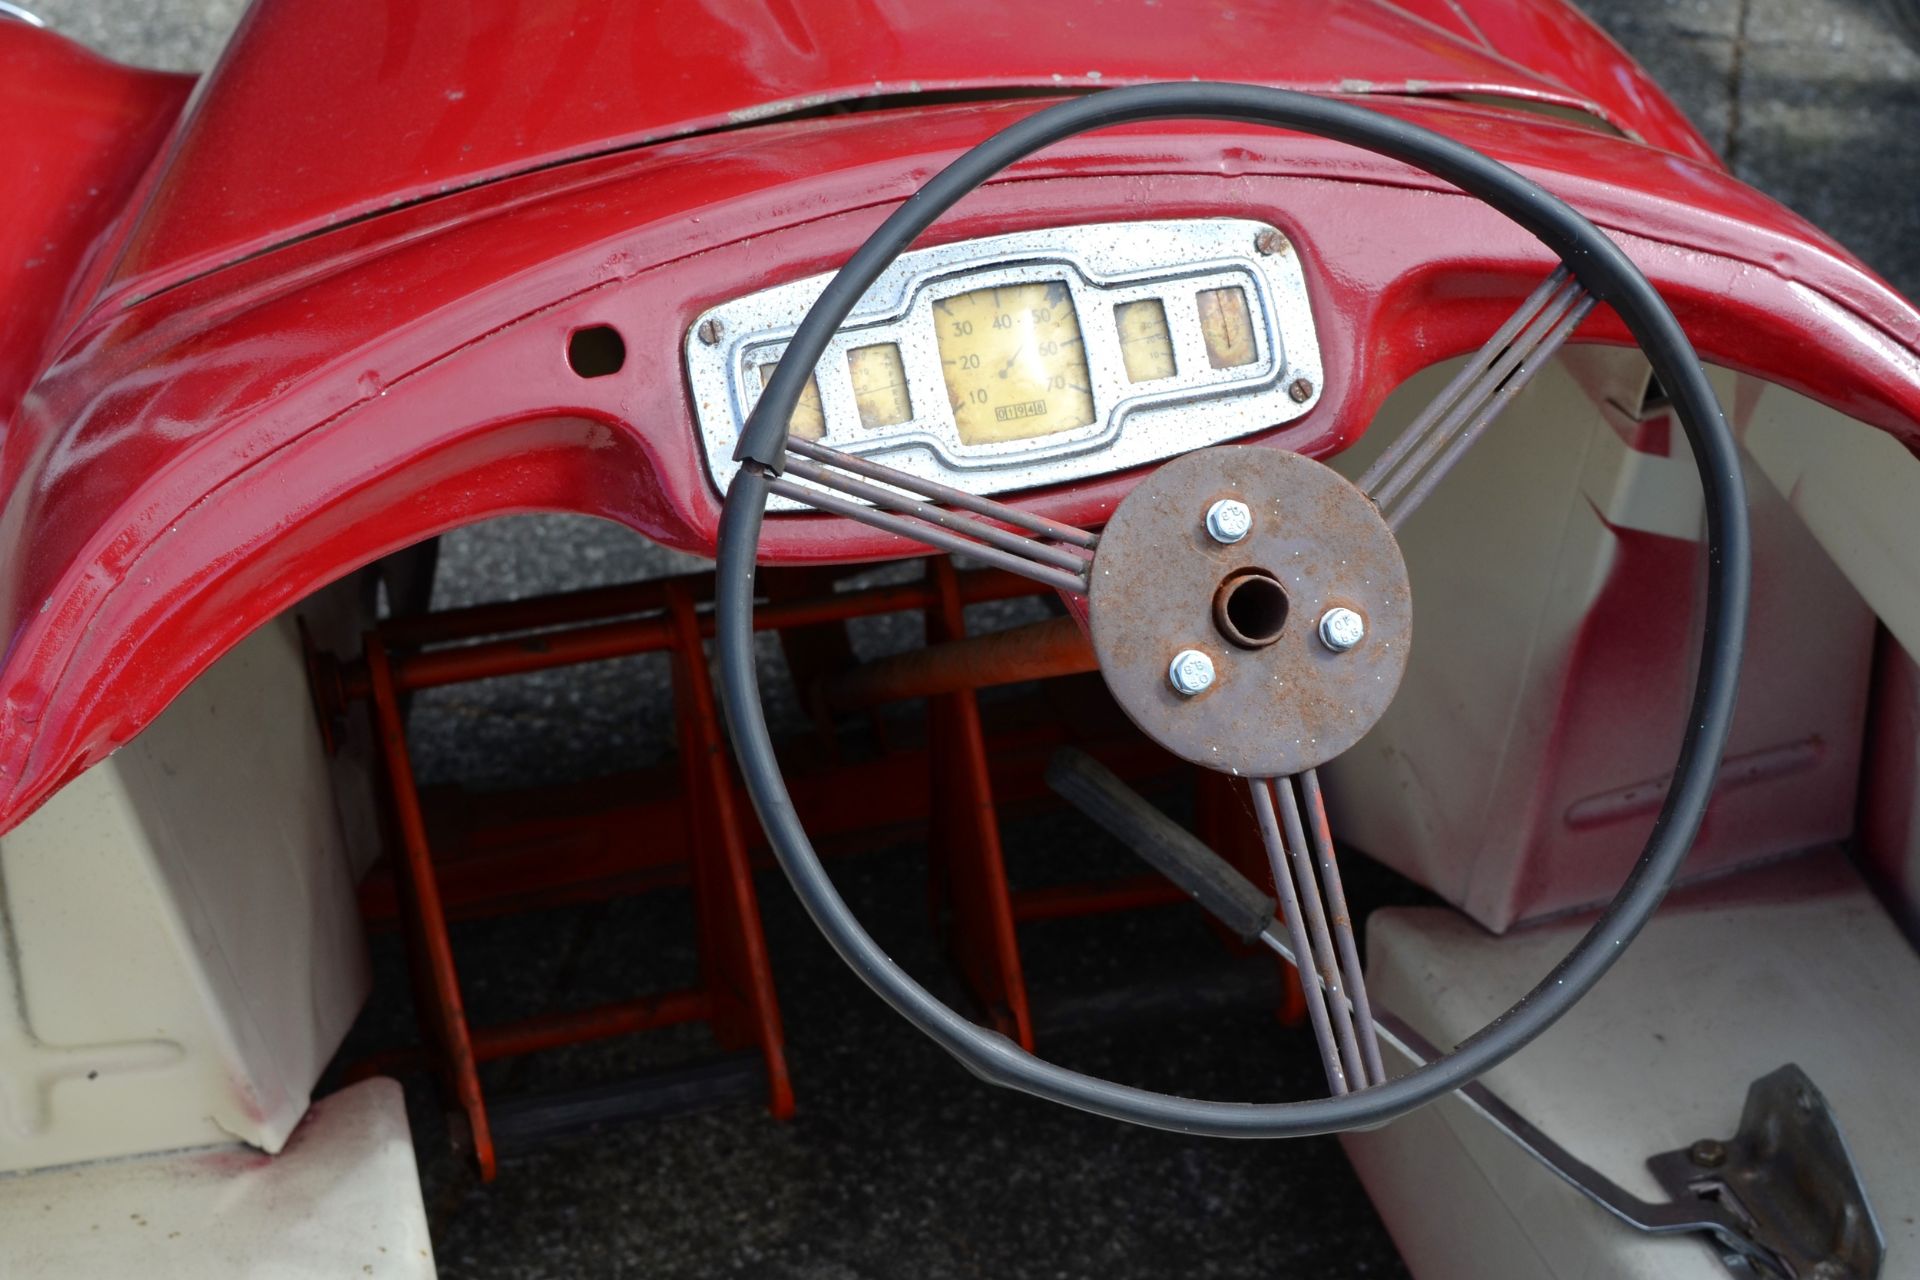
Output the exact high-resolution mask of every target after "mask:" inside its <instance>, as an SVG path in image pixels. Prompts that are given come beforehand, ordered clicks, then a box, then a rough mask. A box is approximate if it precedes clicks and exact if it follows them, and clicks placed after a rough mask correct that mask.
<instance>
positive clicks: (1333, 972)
mask: <svg viewBox="0 0 1920 1280" xmlns="http://www.w3.org/2000/svg"><path fill="white" fill-rule="evenodd" d="M1248 786H1249V787H1250V788H1251V789H1252V792H1253V812H1254V816H1255V818H1256V819H1257V820H1258V822H1259V825H1260V835H1261V839H1262V841H1263V842H1264V843H1265V845H1266V849H1267V861H1268V863H1269V865H1270V866H1271V867H1272V869H1273V883H1274V888H1275V889H1276V890H1277V891H1278V894H1279V902H1280V917H1281V921H1282V923H1284V924H1285V926H1286V929H1287V934H1288V937H1289V939H1290V941H1291V943H1292V946H1291V947H1290V948H1289V949H1290V950H1291V952H1292V956H1293V960H1294V967H1295V968H1296V969H1297V970H1299V973H1300V986H1301V990H1302V991H1303V992H1304V993H1305V996H1306V1003H1307V1017H1308V1021H1309V1022H1310V1023H1311V1024H1312V1027H1313V1034H1314V1040H1315V1042H1316V1043H1317V1044H1318V1046H1319V1049H1320V1059H1321V1062H1322V1064H1323V1065H1324V1066H1325V1067H1326V1072H1327V1085H1328V1087H1329V1088H1330V1089H1332V1090H1333V1092H1334V1093H1335V1094H1343V1093H1348V1092H1351V1091H1352V1090H1354V1089H1364V1088H1366V1087H1368V1086H1369V1085H1374V1084H1380V1083H1382V1082H1383V1081H1385V1079H1386V1070H1385V1067H1384V1066H1383V1064H1382V1062H1381V1058H1380V1043H1379V1039H1378V1037H1377V1036H1376V1034H1375V1031H1374V1023H1373V1007H1372V1004H1371V1002H1370V1001H1369V1000H1368V999H1367V986H1366V978H1365V975H1364V974H1363V973H1362V972H1361V968H1360V951H1359V947H1358V945H1357V944H1356V942H1355V940H1354V934H1353V921H1352V918H1351V917H1350V916H1349V914H1348V911H1347V895H1346V890H1345V889H1344V887H1343V886H1342V885H1341V883H1340V865H1339V863H1338V862H1337V861H1336V860H1335V858H1334V853H1333V837H1332V833H1331V831H1330V830H1329V828H1328V825H1327V811H1326V804H1325V802H1324V799H1323V798H1322V796H1321V794H1320V781H1319V777H1318V775H1317V773H1316V772H1315V771H1314V770H1312V769H1309V770H1306V771H1305V772H1303V773H1299V774H1295V775H1294V776H1292V777H1289V778H1252V779H1249V780H1248ZM1276 797H1278V801H1279V803H1278V804H1277V805H1276V804H1275V798H1276ZM1309 832H1311V834H1309Z"/></svg>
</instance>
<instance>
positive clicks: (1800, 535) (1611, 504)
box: [1323, 347, 1874, 929]
mask: <svg viewBox="0 0 1920 1280" xmlns="http://www.w3.org/2000/svg"><path fill="white" fill-rule="evenodd" d="M1456 368H1457V365H1455V364H1447V365H1442V366H1439V367H1436V368H1434V369H1430V370H1427V371H1425V372H1423V373H1422V374H1420V375H1418V376H1417V377H1415V378H1413V379H1411V380H1410V381H1409V382H1408V383H1407V385H1406V386H1404V387H1402V388H1401V389H1400V390H1399V391H1397V392H1396V393H1395V394H1394V396H1393V397H1392V398H1391V399H1390V400H1389V401H1388V403H1387V406H1386V407H1385V408H1384V409H1383V410H1382V412H1381V415H1380V419H1379V420H1378V421H1377V422H1376V423H1375V425H1374V427H1373V428H1372V429H1370V430H1369V431H1368V432H1367V434H1366V436H1365V437H1364V438H1363V439H1362V441H1361V442H1360V443H1359V444H1358V445H1356V446H1355V448H1354V449H1352V450H1349V451H1348V452H1347V453H1345V454H1342V455H1341V456H1339V457H1338V458H1336V459H1333V462H1334V465H1335V466H1337V467H1338V468H1339V469H1340V470H1341V471H1342V472H1343V473H1345V474H1347V475H1349V476H1352V475H1358V474H1359V473H1360V472H1361V471H1362V470H1363V469H1364V468H1365V466H1366V465H1367V463H1368V462H1369V461H1371V459H1372V457H1373V456H1375V455H1377V454H1378V453H1379V451H1380V450H1381V449H1382V448H1384V447H1385V445H1386V443H1387V442H1389V441H1391V440H1392V439H1393V438H1394V437H1395V436H1396V435H1397V434H1398V432H1399V431H1400V429H1401V428H1402V425H1403V424H1404V422H1405V421H1406V420H1407V419H1408V418H1410V417H1411V416H1412V415H1413V414H1414V413H1415V412H1417V411H1418V409H1419V408H1420V407H1421V406H1423V405H1424V404H1426V403H1427V401H1428V400H1429V399H1430V398H1431V397H1432V396H1433V395H1434V394H1435V393H1436V392H1437V391H1438V390H1439V389H1440V387H1441V386H1442V385H1443V384H1444V383H1445V382H1446V380H1447V379H1448V378H1449V377H1451V376H1452V373H1453V372H1454V370H1455V369H1456ZM1646 376H1647V375H1646V365H1645V362H1644V360H1643V359H1642V358H1641V357H1640V356H1639V355H1638V353H1637V352H1631V351H1618V350H1607V349H1600V348H1589V347H1580V348H1569V349H1567V350H1566V351H1564V352H1562V353H1561V355H1560V356H1559V358H1557V359H1556V360H1555V361H1554V362H1553V363H1552V364H1550V365H1548V366H1547V367H1546V368H1545V369H1543V370H1542V371H1541V373H1540V375H1539V376H1538V377H1537V378H1535V379H1534V381H1533V382H1532V383H1531V384H1530V385H1529V386H1528V387H1527V389H1526V390H1525V391H1524V392H1522V393H1521V395H1520V396H1519V397H1518V398H1517V399H1516V400H1515V402H1514V403H1513V404H1512V405H1511V406H1510V407H1509V408H1508V409H1507V411H1506V412H1505V413H1504V414H1503V415H1502V416H1501V418H1500V419H1499V421H1497V422H1496V423H1495V424H1494V425H1493V427H1492V428H1491V429H1490V430H1489V431H1488V432H1487V433H1486V435H1485V436H1484V437H1482V438H1481V439H1480V440H1479V441H1478V442H1477V443H1476V444H1475V445H1474V447H1473V449H1472V450H1471V451H1469V453H1468V454H1467V455H1466V457H1465V458H1464V460H1463V461H1462V462H1461V464H1460V465H1459V466H1458V467H1457V468H1456V469H1455V470H1453V471H1452V472H1451V473H1449V474H1448V475H1447V477H1446V479H1445V481H1444V482H1443V483H1442V484H1441V485H1440V486H1439V488H1438V490H1437V491H1436V492H1435V494H1434V496H1433V498H1432V499H1431V500H1430V501H1429V502H1428V503H1427V504H1426V505H1425V506H1423V507H1422V508H1421V509H1420V510H1419V511H1418V512H1416V513H1415V514H1414V515H1413V517H1412V518H1411V519H1410V520H1409V521H1408V522H1407V524H1406V526H1405V528H1404V529H1403V530H1402V537H1401V545H1402V548H1403V549H1404V551H1405V554H1406V559H1407V568H1408V572H1409V575H1410V577H1411V579H1412V583H1413V596H1414V628H1413V642H1412V655H1411V659H1410V662H1409V665H1408V669H1407V675H1406V679H1405V681H1404V682H1403V683H1402V685H1401V688H1400V691H1399V693H1398V695H1397V696H1396V698H1395V700H1394V702H1393V705H1392V706H1391V707H1389V708H1388V710H1387V713H1386V715H1385V716H1383V717H1382V718H1381V720H1380V722H1379V724H1378V725H1376V726H1375V727H1374V729H1373V730H1372V731H1371V732H1370V733H1369V734H1368V735H1367V737H1365V738H1364V739H1362V740H1361V742H1360V743H1359V744H1358V745H1357V746H1356V747H1355V748H1354V749H1353V750H1352V751H1349V752H1348V753H1347V754H1346V755H1344V756H1342V757H1341V758H1340V759H1338V760H1335V761H1333V762H1331V763H1330V764H1329V765H1328V766H1327V767H1326V768H1325V770H1324V771H1323V772H1324V774H1325V777H1326V779H1327V794H1328V803H1329V805H1330V806H1331V809H1332V816H1333V826H1334V830H1336V831H1338V832H1339V833H1340V834H1341V836H1342V837H1343V838H1344V839H1347V840H1350V841H1352V842H1353V843H1354V844H1356V845H1357V846H1359V847H1360V848H1362V849H1365V850H1367V851H1368V852H1369V853H1372V854H1373V855H1374V856H1376V857H1378V858H1380V859H1382V860H1383V861H1386V862H1388V863H1390V864H1391V865H1393V866H1394V867H1395V868H1396V869H1397V870H1400V871H1402V872H1404V873H1406V874H1407V875H1409V876H1412V877H1413V878H1414V879H1416V880H1418V881H1420V882H1421V883H1422V884H1425V885H1427V886H1429V887H1430V888H1432V889H1433V890H1434V891H1435V892H1436V893H1438V894H1440V895H1441V896H1442V897H1444V898H1445V899H1447V900H1448V901H1449V902H1453V903H1455V904H1456V905H1458V906H1460V907H1461V908H1462V909H1463V910H1465V911H1466V912H1467V913H1468V914H1470V915H1472V916H1473V917H1474V918H1475V919H1476V920H1479V921H1481V922H1482V923H1483V924H1486V925H1487V926H1488V927H1489V928H1493V929H1504V928H1506V927H1507V926H1509V925H1511V924H1512V923H1514V922H1515V921H1518V920H1527V919H1538V918H1541V917H1544V916H1548V915H1552V914H1554V913H1557V912H1563V911H1567V910H1571V909H1577V908H1580V907H1584V906H1588V905H1592V904H1596V903H1598V902H1601V901H1604V900H1605V898H1606V897H1608V896H1609V895H1610V894H1611V893H1612V891H1613V887H1614V886H1615V885H1617V884H1619V882H1620V880H1621V878H1622V877H1623V876H1624V875H1625V874H1626V871H1627V869H1628V867H1630V866H1631V865H1632V863H1633V860H1634V859H1635V858H1636V857H1637V856H1638V854H1639V852H1640V849H1641V847H1642V845H1643V844H1644V843H1645V840H1646V836H1647V833H1648V831H1649V830H1650V828H1651V827H1652V824H1653V819H1654V815H1655V812H1656V810H1657V809H1658V807H1659V802H1660V799H1661V796H1662V792H1663V789H1664V786H1665V778H1666V776H1667V775H1668V774H1669V773H1670V772H1671V770H1672V768H1673V762H1674V757H1675V754H1676V752H1677V749H1678V746H1679V741H1680V735H1681V731H1682V728H1683V726H1684V724H1685V722H1686V715H1687V707H1688V704H1689V702H1690V699H1691V687H1692V679H1693V672H1694V666H1695V663H1696V661H1697V658H1696V652H1697V647H1698V637H1699V632H1700V622H1699V619H1700V617H1701V614H1702V611H1703V607H1704V606H1703V598H1704V591H1703V587H1702V583H1703V570H1702V567H1701V566H1702V555H1701V549H1700V544H1699V539H1700V537H1701V533H1702V514H1701V498H1700V487H1699V480H1698V476H1697V473H1696V471H1695V468H1694V465H1693V462H1692V460H1691V457H1690V455H1689V452H1688V450H1687V447H1686V441H1685V437H1684V435H1683V434H1682V433H1681V432H1680V430H1679V428H1678V427H1677V425H1675V424H1673V423H1671V422H1670V421H1667V418H1668V417H1669V415H1667V414H1666V413H1665V412H1664V411H1658V412H1656V413H1654V414H1653V415H1652V416H1651V417H1650V418H1649V419H1648V420H1646V421H1640V420H1637V419H1636V418H1634V417H1633V416H1632V415H1630V414H1629V413H1627V412H1626V411H1625V410H1623V409H1622V408H1621V407H1620V406H1621V405H1622V404H1628V405H1633V406H1638V404H1639V403H1640V392H1641V387H1642V385H1643V384H1644V382H1645V379H1646ZM1714 380H1715V385H1716V388H1717V389H1718V390H1719V391H1720V393H1721V396H1722V398H1723V400H1725V401H1726V402H1727V403H1729V404H1731V403H1733V400H1734V391H1735V380H1734V377H1733V375H1731V374H1727V373H1724V372H1722V371H1715V373H1714ZM1750 471H1751V469H1750ZM1750 487H1751V491H1752V493H1751V497H1752V501H1751V510H1752V515H1753V527H1754V560H1755V572H1754V594H1753V608H1752V613H1751V621H1750V626H1749V632H1748V637H1749V638H1748V644H1747V649H1746V656H1745V660H1744V662H1743V664H1742V668H1741V693H1742V700H1741V703H1740V708H1739V712H1738V715H1737V717H1736V719H1735V723H1734V727H1733V733H1732V738H1731V741H1730V743H1729V745H1728V750H1727V756H1728V761H1729V767H1728V769H1727V771H1726V772H1725V773H1724V774H1723V778H1724V782H1723V785H1722V787H1721V789H1720V791H1719V794H1718V795H1717V796H1716V799H1715V802H1714V807H1713V810H1712V813H1711V815H1710V816H1709V818H1708V821H1707V825H1706V828H1705V830H1704V832H1703V834H1702V837H1701V839H1700V841H1699V843H1698V845H1697V847H1696V849H1695V852H1694V855H1693V857H1692V859H1691V861H1690V862H1689V864H1688V867H1687V874H1688V875H1689V876H1699V875H1702V874H1706V873H1711V872H1719V871H1724V870H1726V869H1727V868H1729V867H1732V866H1738V865H1742V864H1752V863H1755V862H1758V861H1761V860H1763V859H1766V858H1769V857H1773V856H1776V855H1779V854H1781V853H1785V852H1788V851H1791V850H1793V849H1804V848H1809V847H1811V846H1813V845H1815V844H1819V843H1821V842H1824V841H1828V840H1834V839H1839V838H1842V837H1844V836H1846V835H1847V834H1848V833H1849V832H1850V831H1851V829H1852V825H1853V820H1854V812H1855V794H1856V787H1857V783H1858V777H1859V755H1860V743H1861V726H1862V723H1863V720H1864V715H1865V707H1866V697H1867V687H1868V677H1869V673H1870V667H1871V658H1872V648H1873V628H1874V622H1873V615H1872V612H1871V611H1870V610H1869V609H1868V608H1867V606H1866V604H1865V603H1864V602H1863V601H1862V600H1861V599H1860V596H1859V593H1858V592H1856V591H1855V590H1854V588H1853V586H1852V585H1850V583H1849V582H1848V580H1847V578H1846V576H1844V575H1843V574H1842V573H1841V572H1840V570H1839V569H1837V568H1836V567H1835V565H1834V564H1833V562H1832V560H1831V559H1829V557H1828V556H1827V554H1826V552H1825V551H1823V550H1822V548H1821V546H1820V544H1819V543H1818V542H1817V541H1816V540H1815V539H1814V537H1813V536H1812V535H1811V534H1810V533H1809V532H1808V530H1807V528H1806V527H1805V525H1803V524H1802V522H1801V521H1800V519H1799V518H1798V517H1797V516H1796V514H1795V512H1794V511H1793V510H1792V509H1791V508H1790V507H1789V506H1788V504H1787V502H1786V500H1785V499H1784V498H1783V497H1782V496H1781V494H1780V493H1779V492H1777V491H1776V490H1775V489H1774V487H1773V486H1772V485H1771V484H1770V483H1769V482H1768V480H1767V479H1766V477H1765V476H1763V475H1760V474H1750ZM1809 673H1817V675H1816V676H1815V677H1814V678H1809Z"/></svg>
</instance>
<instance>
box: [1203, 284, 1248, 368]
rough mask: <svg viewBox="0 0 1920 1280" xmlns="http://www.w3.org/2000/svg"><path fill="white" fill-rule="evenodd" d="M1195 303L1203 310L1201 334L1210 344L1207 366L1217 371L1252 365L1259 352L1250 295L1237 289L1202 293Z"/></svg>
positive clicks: (1208, 346) (1212, 290)
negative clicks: (1254, 337)
mask: <svg viewBox="0 0 1920 1280" xmlns="http://www.w3.org/2000/svg"><path fill="white" fill-rule="evenodd" d="M1195 302H1196V303H1197V304H1198V306H1199V309H1200V332H1201V333H1202V334H1203V335H1205V337H1206V340H1207V363H1208V364H1211V365H1212V366H1213V367H1214V368H1216V369H1232V368H1235V367H1237V366H1239V365H1243V364H1252V363H1253V362H1254V360H1255V358H1256V357H1257V355H1258V352H1257V351H1256V349H1255V347H1254V342H1253V315H1252V313H1251V312H1249V311H1248V310H1247V291H1246V290H1245V289H1241V288H1237V287H1235V288H1227V289H1202V290H1201V291H1200V293H1199V294H1198V295H1196V297H1195Z"/></svg>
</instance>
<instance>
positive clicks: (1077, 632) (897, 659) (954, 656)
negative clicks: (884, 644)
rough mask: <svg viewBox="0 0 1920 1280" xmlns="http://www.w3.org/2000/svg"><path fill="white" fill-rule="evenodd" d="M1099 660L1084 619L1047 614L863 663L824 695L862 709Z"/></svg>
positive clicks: (839, 705)
mask: <svg viewBox="0 0 1920 1280" xmlns="http://www.w3.org/2000/svg"><path fill="white" fill-rule="evenodd" d="M1096 665H1098V664H1097V663H1096V661H1095V659H1094V656H1093V649H1092V647H1091V646H1090V645H1089V644H1088V643H1087V637H1086V633H1084V632H1083V631H1081V629H1080V624H1079V623H1077V622H1075V621H1074V620H1073V619H1072V618H1047V619H1045V620H1044V621H1041V622H1029V623H1027V624H1025V625H1023V626H1018V627H1011V628H1009V629H1008V630H1005V631H990V632H988V633H986V634H985V635H978V636H968V637H966V638H965V639H962V640H949V641H947V642H945V643H943V644H931V645H928V646H927V647H926V648H924V649H914V650H910V651H908V652H906V653H899V654H893V655H891V656H889V657H885V658H880V659H877V660H876V661H873V662H867V663H862V664H861V665H860V666H857V667H854V668H853V669H852V670H850V671H846V672H843V673H842V674H840V675H838V676H836V677H834V678H833V679H831V680H829V681H828V682H827V683H826V685H825V687H824V688H823V689H822V694H823V696H824V697H825V700H826V704H827V706H828V707H829V708H831V709H832V710H834V711H860V710H865V709H866V708H868V707H873V706H878V705H880V704H881V703H885V702H899V701H902V700H904V699H907V698H925V697H930V696H932V695H934V694H940V693H955V692H958V691H959V690H961V689H987V688H991V687H993V686H995V685H1003V684H1014V683H1017V682H1019V681H1022V680H1042V679H1046V678H1047V677H1049V676H1064V675H1077V674H1079V673H1080V672H1083V671H1092V670H1093V669H1094V668H1095V666H1096Z"/></svg>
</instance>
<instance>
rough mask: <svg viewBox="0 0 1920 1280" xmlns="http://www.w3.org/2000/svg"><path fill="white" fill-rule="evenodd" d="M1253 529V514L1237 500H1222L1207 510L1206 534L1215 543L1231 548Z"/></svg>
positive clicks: (1245, 505)
mask: <svg viewBox="0 0 1920 1280" xmlns="http://www.w3.org/2000/svg"><path fill="white" fill-rule="evenodd" d="M1252 528H1253V512H1252V511H1251V510H1249V509H1248V507H1247V504H1246V503H1244V502H1241V501H1240V500H1238V499H1237V498H1222V499H1220V500H1219V501H1218V502H1216V503H1214V504H1213V505H1212V506H1210V507H1208V508H1207V532H1208V533H1209V534H1211V535H1212V537H1213V540H1214V541H1215V542H1219V543H1224V544H1226V545H1227V546H1232V545H1233V544H1234V543H1236V542H1238V541H1240V539H1242V538H1244V537H1246V536H1247V531H1248V530H1250V529H1252Z"/></svg>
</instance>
